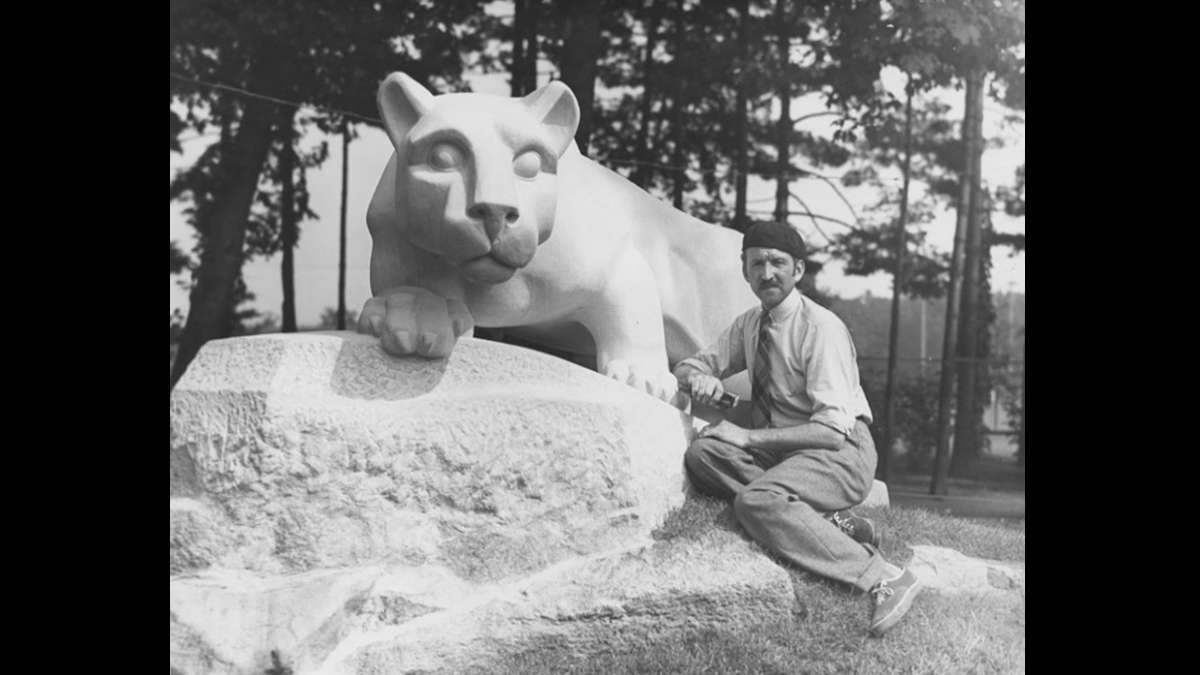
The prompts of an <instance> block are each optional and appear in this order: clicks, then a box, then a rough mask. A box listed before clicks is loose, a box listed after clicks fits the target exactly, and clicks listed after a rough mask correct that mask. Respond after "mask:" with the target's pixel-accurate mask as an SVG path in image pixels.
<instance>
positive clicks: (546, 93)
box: [521, 80, 579, 157]
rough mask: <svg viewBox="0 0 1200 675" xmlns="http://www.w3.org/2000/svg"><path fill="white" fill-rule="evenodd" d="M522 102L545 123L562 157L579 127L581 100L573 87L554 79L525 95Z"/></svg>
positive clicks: (536, 118) (534, 115)
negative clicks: (576, 96) (578, 99)
mask: <svg viewBox="0 0 1200 675" xmlns="http://www.w3.org/2000/svg"><path fill="white" fill-rule="evenodd" d="M521 102H522V103H523V104H525V107H526V108H528V109H529V113H530V114H531V115H533V118H534V119H535V120H538V121H539V122H541V123H542V124H543V125H545V127H546V131H548V132H550V139H551V143H553V144H554V146H553V149H554V151H555V152H557V153H558V155H559V156H560V157H561V156H562V154H563V153H564V152H566V150H567V146H568V145H570V144H571V139H573V138H575V130H576V129H578V128H579V102H578V101H576V100H575V94H574V93H572V92H571V88H570V87H568V86H567V85H565V84H563V83H562V81H561V80H554V81H553V82H550V83H548V84H546V86H544V87H542V88H541V89H538V90H537V91H535V92H533V93H532V94H529V95H527V96H525V97H524V98H522V99H521Z"/></svg>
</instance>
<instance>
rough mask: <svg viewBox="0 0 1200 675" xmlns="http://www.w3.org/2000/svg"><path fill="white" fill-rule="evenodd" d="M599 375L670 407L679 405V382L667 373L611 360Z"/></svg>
mask: <svg viewBox="0 0 1200 675" xmlns="http://www.w3.org/2000/svg"><path fill="white" fill-rule="evenodd" d="M600 373H601V374H602V375H604V376H605V377H609V378H612V379H614V380H616V381H618V382H621V383H623V384H627V385H629V386H631V387H633V388H634V389H637V390H638V391H643V392H646V393H647V394H650V395H651V396H653V397H654V398H657V399H660V400H662V401H666V402H667V403H670V404H671V405H674V406H676V407H678V405H679V404H678V399H679V396H678V395H677V394H678V390H679V382H678V381H677V380H676V379H675V376H674V375H672V374H671V373H670V372H668V371H665V370H661V369H659V368H655V367H651V368H642V367H639V366H637V365H636V364H633V363H630V362H629V361H625V360H623V359H613V360H612V361H609V362H608V363H606V364H605V365H604V367H603V368H601V370H600Z"/></svg>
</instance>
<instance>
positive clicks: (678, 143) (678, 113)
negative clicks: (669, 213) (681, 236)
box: [671, 0, 687, 210]
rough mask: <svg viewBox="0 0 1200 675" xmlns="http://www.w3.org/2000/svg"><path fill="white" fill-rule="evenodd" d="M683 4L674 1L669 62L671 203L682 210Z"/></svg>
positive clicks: (680, 0)
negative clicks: (672, 87) (671, 89)
mask: <svg viewBox="0 0 1200 675" xmlns="http://www.w3.org/2000/svg"><path fill="white" fill-rule="evenodd" d="M683 4H684V0H676V4H675V33H674V38H673V40H672V42H673V45H672V52H673V54H672V55H673V57H674V60H673V61H672V62H671V70H672V72H673V74H674V77H673V79H674V80H675V96H674V99H675V100H674V101H673V102H672V106H673V107H672V109H671V165H672V166H674V167H675V169H674V170H673V172H672V173H674V180H673V181H672V185H671V203H672V204H674V205H675V208H677V209H680V210H682V209H683V184H684V182H685V181H686V180H687V175H686V173H685V171H684V162H685V161H686V160H685V159H684V154H683V111H684V108H685V107H686V103H685V102H684V100H683V99H684V87H683V84H684V80H685V76H684V72H683V61H684V59H683V56H684V54H683Z"/></svg>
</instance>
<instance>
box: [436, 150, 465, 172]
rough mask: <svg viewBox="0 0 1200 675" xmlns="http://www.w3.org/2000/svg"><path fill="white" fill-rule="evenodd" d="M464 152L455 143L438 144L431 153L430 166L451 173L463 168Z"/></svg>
mask: <svg viewBox="0 0 1200 675" xmlns="http://www.w3.org/2000/svg"><path fill="white" fill-rule="evenodd" d="M462 163H463V152H462V150H459V149H458V146H456V145H454V144H453V143H438V144H437V145H435V146H433V150H432V151H430V153H429V164H430V165H431V166H433V168H435V169H437V170H438V171H449V170H450V169H457V168H458V167H460V166H462Z"/></svg>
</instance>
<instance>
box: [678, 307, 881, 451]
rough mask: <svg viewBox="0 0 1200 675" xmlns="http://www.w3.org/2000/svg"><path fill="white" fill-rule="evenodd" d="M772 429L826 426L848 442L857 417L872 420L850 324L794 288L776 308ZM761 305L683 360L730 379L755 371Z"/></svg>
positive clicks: (695, 366) (771, 388) (772, 376)
mask: <svg viewBox="0 0 1200 675" xmlns="http://www.w3.org/2000/svg"><path fill="white" fill-rule="evenodd" d="M770 312H771V320H772V322H773V325H771V326H770V327H769V328H768V330H769V331H770V332H771V337H772V341H771V342H772V345H771V347H772V352H771V358H770V365H771V368H770V376H769V377H770V382H769V383H768V385H767V390H768V391H769V392H770V394H771V401H770V410H771V427H791V426H797V425H799V424H804V423H806V422H817V423H820V424H824V425H826V426H828V427H830V428H832V429H834V430H836V431H839V432H841V433H842V434H844V435H845V436H846V437H847V438H850V437H851V434H852V433H853V430H854V421H855V419H857V418H859V417H861V418H863V420H864V421H866V422H867V423H868V424H869V423H870V422H871V420H872V417H871V407H870V405H869V404H868V403H867V396H866V394H865V393H864V392H863V389H862V385H861V383H860V382H859V378H858V360H857V359H858V356H857V353H856V352H855V350H854V341H853V339H852V338H851V337H850V331H849V330H848V329H847V328H846V324H844V323H842V320H841V319H839V318H838V317H837V315H836V314H834V313H833V312H831V311H829V310H827V309H825V308H824V307H822V306H820V305H818V304H817V303H815V302H813V301H812V300H810V299H808V298H806V297H804V296H803V295H802V294H801V293H800V292H799V291H797V290H796V289H794V288H793V289H792V292H791V293H788V295H787V297H785V298H784V299H783V301H782V302H780V303H779V304H778V305H775V306H774V307H772V308H771V310H770ZM761 318H762V307H761V306H758V307H754V308H752V309H749V310H746V311H745V312H743V313H742V314H741V315H739V316H738V317H737V318H736V319H734V320H733V323H732V324H731V325H730V326H729V327H728V328H726V329H725V330H724V331H723V332H722V333H721V335H720V336H719V337H718V338H717V342H716V344H714V345H711V346H709V347H707V348H705V349H703V350H701V351H700V352H699V353H698V354H696V355H695V356H691V357H689V358H686V359H684V360H683V361H681V362H680V363H681V364H687V365H689V366H691V367H692V368H695V369H696V370H699V371H700V372H702V373H707V374H709V375H713V376H715V377H718V378H720V379H725V378H727V377H729V376H730V375H733V374H734V373H738V372H740V371H742V370H749V371H750V372H754V359H755V355H756V354H757V352H758V324H759V322H760V320H761Z"/></svg>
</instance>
